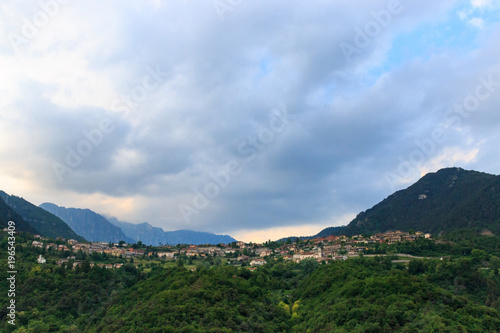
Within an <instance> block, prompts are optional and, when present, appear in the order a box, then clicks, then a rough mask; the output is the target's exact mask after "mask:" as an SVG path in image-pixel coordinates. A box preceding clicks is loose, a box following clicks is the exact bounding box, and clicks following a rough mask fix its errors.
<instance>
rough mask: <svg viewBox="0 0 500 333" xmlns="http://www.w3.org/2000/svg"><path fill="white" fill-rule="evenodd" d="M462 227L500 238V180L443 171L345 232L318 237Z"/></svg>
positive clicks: (396, 196) (374, 209) (377, 207)
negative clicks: (485, 232)
mask: <svg viewBox="0 0 500 333" xmlns="http://www.w3.org/2000/svg"><path fill="white" fill-rule="evenodd" d="M461 228H475V229H477V230H482V229H486V230H488V231H491V232H493V233H495V234H497V235H498V234H500V176H495V175H490V174H486V173H482V172H477V171H467V170H463V169H461V168H447V169H441V170H439V171H438V172H436V173H429V174H427V175H425V176H424V177H422V178H421V179H420V180H419V181H418V182H416V183H415V184H413V185H412V186H410V187H408V188H407V189H405V190H401V191H398V192H396V193H394V194H392V195H391V196H389V197H388V198H386V199H384V200H383V201H382V202H380V203H378V204H377V205H375V206H373V207H372V208H370V209H368V210H366V211H364V212H361V213H359V214H358V216H356V218H355V219H354V220H353V221H352V222H351V223H349V224H348V225H347V226H345V227H343V228H341V229H340V230H339V229H332V228H327V229H325V230H323V231H321V232H320V234H318V235H321V236H323V237H324V236H327V235H328V234H341V235H356V234H373V233H377V232H385V231H388V230H403V231H409V230H412V229H413V230H419V231H423V232H429V233H432V234H439V233H440V232H443V231H444V232H447V231H451V230H456V229H461Z"/></svg>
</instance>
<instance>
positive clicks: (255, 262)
mask: <svg viewBox="0 0 500 333" xmlns="http://www.w3.org/2000/svg"><path fill="white" fill-rule="evenodd" d="M265 264H267V262H266V261H265V260H264V259H253V260H252V261H250V266H262V265H265Z"/></svg>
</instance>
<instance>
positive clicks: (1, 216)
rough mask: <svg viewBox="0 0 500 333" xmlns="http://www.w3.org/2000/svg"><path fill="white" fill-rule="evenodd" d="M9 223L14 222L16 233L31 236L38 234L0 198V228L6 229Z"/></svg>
mask: <svg viewBox="0 0 500 333" xmlns="http://www.w3.org/2000/svg"><path fill="white" fill-rule="evenodd" d="M9 221H14V222H15V223H16V225H15V227H16V231H24V232H30V233H32V234H39V231H38V230H36V229H35V228H33V227H32V226H31V225H30V224H29V223H28V222H26V221H25V220H24V219H23V218H22V217H21V215H19V214H18V213H16V211H15V210H13V209H12V208H10V206H9V205H7V204H6V203H5V201H3V199H2V198H0V227H1V228H2V229H3V228H6V227H7V226H8V222H9Z"/></svg>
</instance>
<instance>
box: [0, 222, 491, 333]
mask: <svg viewBox="0 0 500 333" xmlns="http://www.w3.org/2000/svg"><path fill="white" fill-rule="evenodd" d="M29 241H30V236H29V234H24V233H21V234H19V235H17V236H16V243H17V245H16V260H17V264H16V265H17V270H18V274H17V286H16V288H17V290H16V308H17V311H18V312H17V316H16V326H12V325H10V324H8V322H7V317H6V316H7V310H6V307H7V304H8V302H9V299H8V297H7V293H6V292H4V291H6V290H7V289H8V285H7V283H8V282H7V279H6V275H7V273H6V272H7V271H8V267H7V256H8V254H7V248H8V241H7V236H6V233H2V239H1V241H0V248H1V260H0V263H1V264H0V266H1V267H0V270H1V272H2V273H1V279H0V289H1V290H2V293H1V294H0V301H1V304H2V308H1V310H0V319H1V322H0V331H1V332H36V333H39V332H273V333H274V332H497V331H498V329H499V327H500V276H499V269H500V258H499V256H500V238H499V237H495V236H481V235H479V234H477V233H473V232H472V231H457V232H454V233H451V234H448V235H446V236H444V237H442V238H441V239H439V240H438V241H436V242H432V241H430V240H423V239H422V240H419V241H416V242H413V243H397V244H391V245H387V244H384V245H383V246H379V247H378V248H373V249H371V251H372V252H373V254H375V256H368V255H366V256H363V255H361V256H359V257H358V258H352V259H351V258H350V259H348V260H346V261H343V260H340V261H334V262H330V263H328V264H326V263H321V262H317V261H316V260H313V259H305V260H302V261H301V262H300V263H294V262H291V261H284V260H283V259H282V258H278V259H268V261H267V264H266V265H264V266H262V267H259V268H257V269H256V270H255V271H250V270H248V269H247V267H234V266H231V265H225V264H224V263H221V261H217V260H207V261H206V264H204V265H198V266H197V267H196V269H192V268H190V267H188V266H187V265H186V264H187V263H185V262H184V261H183V260H177V261H176V262H175V263H173V264H172V265H170V266H166V265H161V264H156V263H152V264H150V265H148V269H146V267H145V266H141V267H136V265H135V264H134V263H130V262H129V263H127V264H125V265H123V266H122V267H121V268H119V269H106V268H102V267H98V266H94V267H92V268H91V267H90V260H91V259H92V258H91V257H86V256H85V255H82V254H79V255H80V256H81V259H82V260H84V262H83V264H82V265H80V266H77V267H75V268H73V267H72V266H73V265H72V262H71V261H69V262H68V263H65V264H62V265H57V264H56V262H55V260H48V261H47V263H46V264H43V265H41V264H37V263H36V258H37V257H38V255H39V254H40V253H41V252H42V251H45V250H43V249H35V248H32V247H30V246H28V244H29ZM398 253H409V254H414V255H425V256H431V255H432V256H435V257H437V259H423V260H420V259H415V260H411V261H410V262H409V263H408V262H399V261H398V260H397V259H398V257H397V254H398ZM379 254H380V255H379ZM61 256H63V254H61ZM94 259H95V258H94ZM104 259H105V258H103V260H104Z"/></svg>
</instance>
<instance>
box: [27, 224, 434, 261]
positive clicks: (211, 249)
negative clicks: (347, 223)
mask: <svg viewBox="0 0 500 333" xmlns="http://www.w3.org/2000/svg"><path fill="white" fill-rule="evenodd" d="M422 237H423V238H430V237H431V235H430V234H424V233H422V232H419V231H417V232H403V231H399V230H397V231H390V232H385V233H378V234H375V235H372V236H369V237H368V236H366V237H365V236H362V235H355V236H352V237H347V236H328V237H323V238H313V239H309V240H304V241H303V240H300V239H299V238H297V239H295V240H294V241H292V239H288V240H287V241H285V242H266V243H264V244H255V243H245V242H241V241H240V242H233V243H230V244H218V245H215V246H214V245H199V246H197V245H176V246H172V245H165V246H161V247H152V246H145V245H143V244H142V243H141V242H138V243H137V244H132V245H131V244H126V243H125V242H123V241H122V242H120V243H106V242H78V241H76V240H74V239H69V240H66V239H63V238H57V240H56V241H53V240H50V239H48V238H45V237H42V236H40V235H35V236H34V238H35V240H33V241H32V243H31V246H32V247H35V248H40V249H44V250H45V251H49V252H50V251H52V253H55V252H56V251H57V252H59V253H67V254H69V255H68V256H67V257H66V258H65V259H59V260H58V261H57V262H56V263H57V264H59V265H61V264H63V263H67V262H68V261H71V262H72V264H73V268H74V267H76V266H78V265H80V264H81V263H82V261H81V260H78V257H79V256H78V254H79V253H80V254H86V255H92V254H94V256H95V254H98V255H104V258H109V259H112V258H120V259H124V260H123V261H124V262H126V260H130V259H132V261H133V258H148V259H150V260H155V259H156V260H165V261H173V260H177V259H184V260H188V261H192V260H193V259H204V258H207V257H212V258H215V257H219V258H224V259H225V262H226V263H227V264H230V265H235V266H248V268H249V269H251V270H253V269H255V268H256V267H257V266H261V265H264V264H266V263H267V261H266V260H268V259H269V258H274V259H277V258H279V257H281V258H282V259H283V260H291V261H294V262H300V261H302V260H304V259H308V258H313V259H315V260H317V261H318V262H320V263H328V262H330V261H333V260H346V259H347V258H348V257H355V256H359V255H360V254H363V253H365V251H366V250H368V249H369V248H370V247H372V246H373V245H374V244H380V243H387V244H393V243H396V242H413V241H415V240H416V239H418V238H422ZM38 262H39V263H45V258H43V257H42V256H40V258H39V260H38ZM90 265H91V267H92V266H94V265H95V263H93V262H91V263H90ZM96 265H99V266H102V267H105V268H119V267H121V266H122V265H123V263H114V264H102V263H101V264H96Z"/></svg>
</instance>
